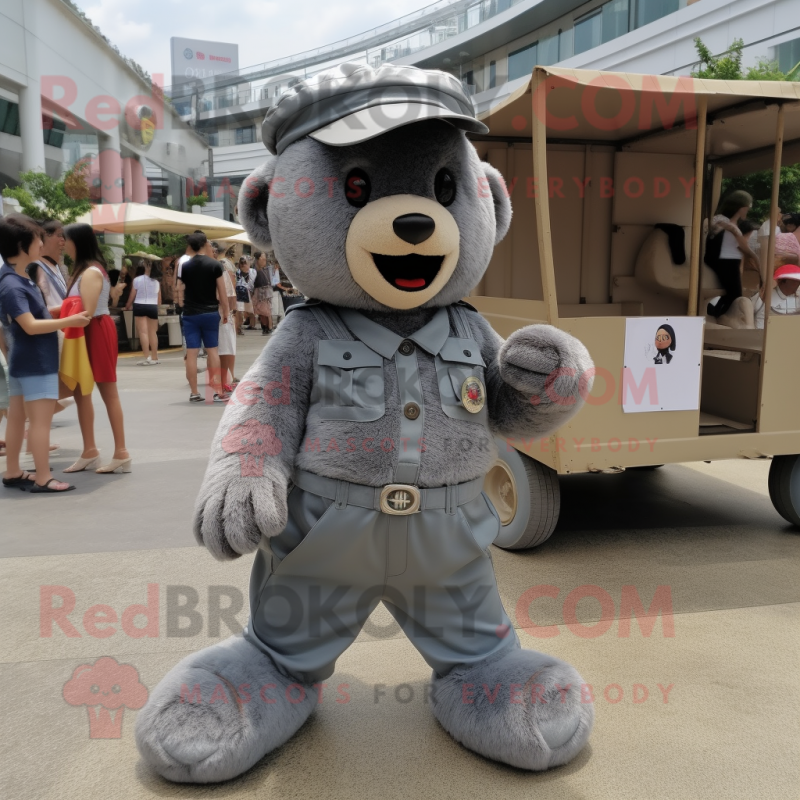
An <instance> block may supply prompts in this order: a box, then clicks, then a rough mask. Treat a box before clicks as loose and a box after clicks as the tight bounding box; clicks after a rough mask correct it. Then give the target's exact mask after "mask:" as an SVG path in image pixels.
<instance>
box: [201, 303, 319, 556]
mask: <svg viewBox="0 0 800 800" xmlns="http://www.w3.org/2000/svg"><path fill="white" fill-rule="evenodd" d="M308 316H309V315H304V314H302V313H300V312H294V313H292V314H289V315H288V316H287V317H286V319H285V320H284V321H283V322H282V323H281V325H280V327H279V328H278V330H277V331H276V333H275V334H274V335H273V336H272V338H271V339H270V342H269V344H268V345H267V346H266V347H265V348H264V350H263V351H262V353H261V355H260V356H259V357H258V358H257V359H256V361H255V363H254V364H253V366H252V367H250V369H249V370H248V371H247V374H246V375H245V376H244V378H243V379H242V382H241V383H240V384H239V386H238V387H237V389H236V393H235V395H234V397H233V399H232V400H231V402H230V403H229V404H228V406H227V408H226V409H225V413H224V414H223V415H222V420H221V422H220V425H219V428H218V429H217V433H216V435H215V437H214V441H213V443H212V445H211V456H210V458H209V461H208V467H207V468H206V474H205V477H204V478H203V486H202V489H201V490H200V494H199V495H198V497H197V502H196V504H195V521H194V533H195V537H196V538H197V541H198V542H199V543H200V544H204V545H205V546H206V547H207V548H208V549H209V551H210V552H211V553H212V554H213V555H214V556H215V557H216V558H218V559H230V558H236V557H238V556H240V555H244V554H245V553H252V552H253V551H254V550H255V549H256V548H257V547H258V543H259V541H260V540H261V536H262V535H263V536H276V535H277V534H279V533H280V532H281V531H282V530H283V528H284V526H285V524H286V515H287V509H286V492H287V488H288V485H289V478H290V477H291V474H292V471H293V470H294V467H295V457H296V455H297V452H298V450H299V448H300V442H301V437H302V435H303V429H304V425H305V418H306V412H307V411H308V403H309V397H310V394H311V380H312V367H311V365H312V364H313V363H314V358H315V355H316V349H315V348H316V344H317V337H316V336H315V335H314V334H318V333H319V332H318V331H317V330H313V329H312V331H308V330H307V328H306V325H307V324H308V322H309V319H308ZM284 368H288V370H289V375H290V384H289V385H290V387H291V389H290V392H291V393H290V396H289V401H290V402H289V403H287V404H270V403H269V402H267V400H266V398H265V394H264V392H265V389H266V387H267V386H268V385H269V384H271V383H272V384H275V383H281V381H282V379H283V370H284ZM278 394H279V393H278V392H277V391H274V392H273V395H272V396H273V399H274V398H275V397H277V396H278ZM250 420H256V421H257V422H258V423H259V424H261V425H269V426H271V428H272V429H273V430H274V432H275V436H276V438H277V439H278V441H279V442H280V453H279V454H277V455H267V456H264V458H263V462H262V469H263V474H262V475H259V476H246V475H243V474H242V472H243V466H242V456H241V454H239V453H236V452H228V451H227V450H226V449H224V448H223V440H224V439H225V437H226V436H227V435H228V434H229V433H230V432H231V431H232V430H233V429H235V428H236V426H238V425H244V424H246V423H247V422H248V421H250ZM229 449H230V448H228V450H229ZM245 457H246V456H245Z"/></svg>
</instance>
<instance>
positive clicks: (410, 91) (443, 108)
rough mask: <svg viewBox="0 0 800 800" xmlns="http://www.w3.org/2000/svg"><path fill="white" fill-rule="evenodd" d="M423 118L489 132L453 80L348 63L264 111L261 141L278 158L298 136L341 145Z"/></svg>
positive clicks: (440, 75)
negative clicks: (265, 112) (476, 116)
mask: <svg viewBox="0 0 800 800" xmlns="http://www.w3.org/2000/svg"><path fill="white" fill-rule="evenodd" d="M425 119H441V120H444V121H445V122H449V123H450V124H451V125H454V126H455V127H457V128H461V129H462V130H465V131H472V132H473V133H487V132H488V130H489V129H488V128H487V127H486V126H485V125H484V124H483V123H482V122H478V120H477V119H475V109H474V108H473V106H472V101H471V100H470V99H469V97H468V96H467V94H466V93H465V92H464V89H463V87H462V85H461V81H459V80H458V78H456V77H454V76H453V75H449V74H448V73H446V72H441V71H439V70H426V69H419V68H418V67H397V66H392V65H390V64H385V65H384V66H382V67H378V69H372V68H371V67H368V66H366V65H364V64H350V63H347V64H341V65H340V66H338V67H336V68H335V69H332V70H327V71H326V72H321V73H320V74H319V75H315V76H314V77H313V78H309V79H308V80H304V81H300V82H299V83H297V84H295V85H294V86H292V87H291V88H290V89H289V91H288V92H287V93H286V94H284V95H283V96H282V97H281V98H280V99H279V100H278V102H277V103H276V104H275V105H274V106H272V108H270V109H269V110H268V111H267V114H266V117H265V118H264V122H263V124H262V126H261V138H262V140H263V142H264V144H265V145H266V148H267V150H269V151H270V153H274V154H277V155H280V154H281V153H282V152H283V151H284V150H285V149H286V148H287V147H288V146H289V145H290V144H291V143H292V142H296V141H297V140H298V139H301V138H302V137H303V136H311V137H312V138H314V139H317V140H318V141H320V142H324V143H325V144H329V145H335V146H345V145H350V144H358V142H364V141H366V140H367V139H372V138H374V137H375V136H380V135H381V134H382V133H386V132H387V131H390V130H393V129H394V128H399V127H400V126H402V125H410V124H411V123H413V122H420V121H421V120H425Z"/></svg>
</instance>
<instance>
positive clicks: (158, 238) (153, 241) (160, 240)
mask: <svg viewBox="0 0 800 800" xmlns="http://www.w3.org/2000/svg"><path fill="white" fill-rule="evenodd" d="M124 246H125V253H126V254H130V253H137V252H142V253H150V254H151V255H154V256H161V258H165V257H166V256H182V255H183V254H184V253H185V252H186V236H185V235H184V234H182V233H157V232H153V233H151V234H150V243H149V244H142V243H141V242H140V241H139V240H138V239H136V238H134V237H133V236H130V235H128V234H125V245H124Z"/></svg>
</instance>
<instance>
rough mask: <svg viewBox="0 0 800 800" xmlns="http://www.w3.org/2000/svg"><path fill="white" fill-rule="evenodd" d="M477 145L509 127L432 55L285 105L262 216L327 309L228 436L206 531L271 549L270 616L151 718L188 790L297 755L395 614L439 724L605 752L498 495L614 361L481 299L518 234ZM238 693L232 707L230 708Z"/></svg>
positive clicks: (243, 389)
mask: <svg viewBox="0 0 800 800" xmlns="http://www.w3.org/2000/svg"><path fill="white" fill-rule="evenodd" d="M467 131H471V132H474V133H485V132H486V127H485V126H484V125H483V124H482V123H480V122H478V121H477V120H476V119H475V116H474V111H473V108H472V105H471V102H470V100H469V98H468V97H467V96H466V95H465V94H464V91H463V89H462V86H461V83H460V82H459V81H458V80H457V79H456V78H454V77H452V76H451V75H448V74H445V73H443V72H437V71H424V70H419V69H416V68H413V67H394V66H384V67H381V68H379V69H378V70H372V69H370V68H368V67H366V66H359V65H354V64H345V65H343V66H341V67H339V68H337V69H336V70H333V71H331V72H327V73H324V74H322V75H318V76H316V77H314V78H312V79H309V80H307V81H303V82H301V83H299V84H297V85H296V86H294V87H292V89H291V90H290V91H289V92H288V93H287V94H285V95H284V96H283V97H282V98H281V99H280V100H279V102H278V103H277V104H276V105H275V106H274V107H273V108H271V109H270V110H269V112H268V113H267V116H266V119H265V121H264V125H263V140H264V143H265V144H266V146H267V149H268V150H269V151H270V152H271V153H273V154H274V155H272V156H271V157H270V158H269V160H267V161H266V163H265V164H264V165H263V166H262V167H260V168H259V169H257V170H256V171H255V172H254V173H253V174H252V175H251V176H250V177H249V178H248V179H247V181H246V182H245V184H244V186H243V187H242V191H241V194H240V197H239V214H240V216H241V219H242V221H243V224H244V225H245V228H246V229H247V232H248V234H249V236H250V239H251V241H252V242H253V243H254V244H257V245H258V246H260V247H263V248H269V249H274V251H275V255H276V256H277V258H278V260H279V261H280V263H281V266H282V267H283V269H285V271H286V274H287V275H288V276H289V278H290V279H291V281H292V282H293V283H294V285H295V286H297V287H298V288H299V289H300V290H301V291H302V292H303V293H304V294H305V295H306V296H307V297H308V298H309V299H308V301H307V302H306V303H305V304H304V305H301V306H298V307H296V308H294V309H292V311H291V313H289V314H288V316H287V317H286V320H285V321H284V322H283V323H281V325H280V327H279V328H278V330H277V332H276V333H275V334H274V335H273V337H272V338H271V340H270V341H269V344H268V345H267V347H266V348H265V349H264V351H263V353H261V355H260V356H259V358H258V360H257V361H256V362H255V364H254V365H253V367H252V368H251V369H250V371H249V372H248V373H247V375H246V377H245V381H244V382H243V384H242V385H240V387H239V394H238V395H237V397H236V398H235V399H234V401H233V402H231V404H230V405H229V407H228V408H227V409H226V411H225V414H224V416H223V419H222V423H221V425H220V427H219V431H218V433H217V436H216V439H215V441H214V444H213V447H212V454H211V460H210V463H209V466H208V470H207V472H206V477H205V481H204V484H203V487H202V489H201V491H200V496H199V498H198V501H197V511H196V519H195V533H196V536H197V538H198V540H199V541H200V542H201V543H202V544H204V545H205V546H206V547H207V548H208V549H209V550H210V551H211V553H212V554H213V555H214V556H216V557H217V558H219V559H231V558H237V557H238V556H241V555H245V554H247V553H253V552H254V553H255V562H254V564H253V571H252V576H251V580H250V618H249V621H248V623H247V627H246V629H245V631H244V635H243V637H233V638H231V639H229V640H227V641H224V642H222V643H220V644H217V645H214V646H212V647H208V648H206V649H205V650H202V651H200V652H198V653H195V654H194V655H191V656H189V657H188V658H185V659H184V660H183V661H181V662H180V663H179V664H178V665H177V666H176V667H175V668H174V669H173V670H172V671H171V672H169V673H168V674H167V676H166V677H165V678H164V679H163V681H162V682H161V683H160V684H159V685H158V687H157V688H156V689H155V690H154V691H153V692H152V694H151V696H150V699H149V701H148V703H147V705H146V707H145V708H144V709H143V710H142V711H141V712H140V713H139V715H138V719H137V723H136V740H137V744H138V746H139V749H140V751H141V753H142V755H143V757H144V759H145V760H146V761H147V762H148V763H149V764H150V765H151V766H152V767H153V768H154V769H155V770H156V771H157V772H159V773H160V774H161V775H163V776H164V777H166V778H169V779H170V780H173V781H180V782H199V783H206V782H214V781H222V780H226V779H228V778H232V777H234V776H236V775H239V774H240V773H242V772H244V771H245V770H247V769H248V768H249V767H251V766H252V765H253V764H255V763H256V762H257V761H258V760H259V759H261V758H262V757H263V756H264V755H265V754H266V753H269V752H270V751H271V750H274V749H275V748H276V747H279V746H280V745H281V744H283V743H284V742H285V741H287V739H289V738H290V737H291V736H292V735H293V734H294V733H295V732H296V731H297V730H298V729H299V728H300V727H301V725H302V724H303V722H304V721H305V720H306V719H307V718H308V716H309V715H310V714H311V713H312V711H313V710H314V706H315V704H316V702H317V698H318V692H317V690H315V689H314V688H313V685H314V684H315V683H320V682H322V681H324V680H325V679H327V678H328V677H329V676H330V675H332V673H333V672H334V669H335V665H336V659H337V658H338V657H339V655H341V653H342V652H344V650H345V649H347V647H348V646H349V645H350V644H351V643H352V642H353V640H354V639H355V638H356V636H357V635H358V632H359V630H360V629H361V627H362V626H363V625H364V622H365V621H366V619H367V617H368V616H369V614H370V613H371V612H372V611H373V609H374V608H375V607H376V606H377V604H378V603H383V604H384V605H385V606H386V608H387V609H388V610H389V612H390V613H391V614H392V616H393V617H394V618H395V619H396V620H397V622H398V623H399V625H400V626H401V627H402V629H403V631H404V632H405V634H406V635H407V636H408V637H409V639H410V640H411V641H412V643H413V644H414V646H415V647H416V648H417V650H418V651H419V653H420V655H421V656H422V657H423V658H424V659H425V661H427V663H428V664H429V665H430V667H431V669H432V670H433V677H432V683H433V686H432V703H431V708H432V711H433V713H434V714H435V715H436V718H437V719H438V720H439V722H440V723H441V725H442V727H443V728H444V729H445V730H446V731H447V732H448V733H450V734H451V735H452V736H453V737H454V738H455V739H456V740H458V741H459V742H461V743H462V744H463V745H464V746H465V747H468V748H469V749H471V750H473V751H475V752H476V753H480V754H481V755H483V756H486V757H488V758H491V759H495V760H497V761H502V762H505V763H507V764H512V765H514V766H516V767H521V768H524V769H530V770H543V769H547V768H548V767H553V766H556V765H559V764H564V763H566V762H567V761H569V760H570V759H571V758H572V757H573V756H575V755H576V754H577V753H578V752H579V751H580V749H581V748H582V747H583V745H584V744H585V743H586V740H587V738H588V736H589V732H590V730H591V726H592V720H593V709H592V706H591V704H589V703H584V702H581V692H580V689H581V685H582V683H583V681H582V679H581V677H580V675H579V674H578V673H577V672H576V671H575V669H574V668H573V667H571V666H570V665H569V664H566V663H564V662H562V661H559V660H558V659H556V658H553V657H552V656H549V655H544V654H542V653H537V652H534V651H531V650H523V649H521V647H520V643H519V640H518V638H517V636H516V633H515V631H514V628H513V626H512V624H511V621H510V620H509V618H508V616H507V615H506V612H505V611H504V609H503V606H502V604H501V602H500V596H499V594H498V591H497V586H496V582H495V577H494V572H493V569H492V561H491V557H490V554H489V550H490V546H491V544H492V542H493V541H494V539H495V537H496V536H497V533H498V531H499V529H500V521H499V518H498V516H497V513H496V511H495V509H494V508H493V506H492V505H491V503H490V502H489V500H488V499H487V498H486V496H485V495H484V494H483V493H482V491H481V490H482V484H483V477H484V475H485V473H486V472H487V470H488V469H489V468H490V466H491V465H492V463H493V461H494V460H495V459H496V457H497V452H496V448H495V444H494V439H493V437H494V436H495V435H500V436H508V437H515V436H527V437H530V436H532V435H536V436H542V435H546V434H548V433H550V432H551V431H553V430H555V429H556V428H557V427H559V426H560V425H563V424H564V423H565V422H566V421H567V420H568V419H569V417H570V416H571V415H573V414H574V413H575V412H576V411H577V409H578V408H579V407H580V405H581V400H580V397H579V396H578V386H579V381H580V379H581V376H582V375H583V373H584V372H585V371H586V370H587V369H589V368H590V367H591V366H592V363H591V360H590V358H589V355H588V353H587V351H586V349H585V348H584V347H583V345H582V344H581V343H580V342H578V341H577V340H576V339H574V338H572V337H571V336H569V335H567V334H566V333H563V332H562V331H559V330H557V329H555V328H552V327H549V326H546V325H533V326H530V327H526V328H522V329H521V330H518V331H516V332H515V333H514V334H513V335H512V336H511V337H510V338H509V339H508V340H506V341H504V340H503V339H501V338H500V337H499V336H498V335H497V334H496V333H495V332H494V331H493V330H492V329H491V328H490V327H489V325H488V323H487V322H486V321H485V320H484V319H483V318H482V317H481V316H480V315H479V314H478V313H477V312H476V311H474V310H473V309H472V308H471V307H470V306H469V305H467V304H466V303H464V302H462V298H463V297H466V296H468V295H469V293H470V291H471V290H472V289H473V288H474V287H475V286H476V285H477V284H478V282H479V281H480V279H481V276H482V275H483V273H484V271H485V270H486V268H487V266H488V264H489V261H490V258H491V255H492V250H493V248H494V246H495V245H496V244H497V243H498V242H499V241H500V240H501V239H502V238H503V236H504V235H505V234H506V232H507V231H508V228H509V224H510V222H511V205H510V202H509V200H508V196H507V193H506V187H505V184H504V182H503V179H502V177H501V176H500V174H499V173H498V172H497V171H496V170H495V169H493V168H492V167H491V166H489V165H488V164H486V163H484V162H482V161H481V160H480V159H479V157H478V155H477V153H476V151H475V149H474V148H473V146H472V145H471V144H470V142H469V141H468V139H467V137H466V135H465V132H467ZM552 376H557V377H556V379H555V383H554V384H553V385H552V387H551V386H550V383H552V381H553V377H552ZM548 378H549V379H550V383H549V384H548V386H547V387H545V382H546V381H547V380H548ZM254 387H258V391H255V389H254ZM546 388H547V389H552V391H547V390H546ZM573 397H574V398H575V400H574V402H564V401H563V400H562V401H561V402H555V400H557V399H559V398H573ZM531 398H538V400H537V401H536V402H533V403H532V402H531ZM465 442H467V443H469V444H470V446H469V447H466V446H465V445H464V443H465ZM484 684H485V685H486V686H488V687H490V688H492V689H494V687H496V686H497V685H498V684H499V685H500V687H501V691H500V692H499V693H494V691H491V692H488V693H487V692H484V691H481V690H480V687H482V686H483V685H484ZM220 685H222V687H223V689H224V691H225V692H227V695H228V696H227V697H226V699H227V701H228V702H215V703H213V704H212V703H210V702H209V698H210V697H211V696H212V693H213V692H214V691H215V690H216V691H219V688H218V687H219V686H220ZM515 685H516V686H517V687H522V688H521V689H519V691H518V694H517V696H516V698H512V692H510V691H509V689H510V688H511V687H513V686H515ZM182 686H185V687H188V688H189V690H190V691H191V690H193V689H194V687H195V686H199V687H200V691H201V697H202V702H190V701H189V698H187V697H185V696H184V697H183V698H182V697H181V687H182ZM465 687H467V688H468V689H469V690H468V691H465ZM470 687H478V689H477V690H474V689H473V688H470ZM287 689H288V693H287ZM184 695H185V690H184ZM465 697H466V698H468V701H465ZM288 698H291V701H290V700H289V699H288ZM512 699H514V700H515V701H514V702H512ZM269 700H274V702H268V701H269Z"/></svg>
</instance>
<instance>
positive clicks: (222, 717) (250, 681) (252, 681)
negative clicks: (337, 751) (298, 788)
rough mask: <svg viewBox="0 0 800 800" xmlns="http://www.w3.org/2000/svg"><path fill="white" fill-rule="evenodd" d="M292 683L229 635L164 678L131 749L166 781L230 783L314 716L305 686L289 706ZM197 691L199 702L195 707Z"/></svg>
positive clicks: (312, 699) (145, 710)
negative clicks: (229, 780) (134, 746)
mask: <svg viewBox="0 0 800 800" xmlns="http://www.w3.org/2000/svg"><path fill="white" fill-rule="evenodd" d="M270 683H271V684H275V688H270V689H264V694H263V696H262V694H261V692H262V688H263V687H265V685H266V684H270ZM292 684H296V681H295V679H294V678H290V677H287V676H286V675H284V674H282V673H281V672H280V671H279V670H278V669H277V668H276V667H275V665H274V664H273V662H272V660H271V659H270V658H269V656H267V655H265V654H264V653H262V652H261V651H260V650H258V649H257V648H256V647H254V646H253V645H252V644H250V642H248V641H247V640H246V639H242V638H241V637H232V638H230V639H227V640H226V641H224V642H220V643H219V644H215V645H212V646H211V647H207V648H206V649H205V650H201V651H200V652H198V653H193V654H192V655H190V656H187V657H186V658H184V659H183V661H181V662H180V663H179V664H178V665H177V666H175V667H174V668H173V669H172V670H170V671H169V672H168V673H167V675H166V676H165V677H164V678H163V679H162V680H161V682H160V683H159V684H158V686H157V687H156V688H155V689H154V690H153V692H152V693H151V695H150V698H149V700H148V701H147V705H146V706H145V707H144V708H143V709H142V710H141V711H140V712H139V713H138V715H137V717H136V745H137V747H138V748H139V752H140V753H141V754H142V757H143V758H144V759H145V760H146V761H147V763H148V764H150V766H151V767H153V769H155V770H156V771H157V772H158V773H159V775H162V776H163V777H165V778H167V779H169V780H171V781H175V782H177V783H216V782H219V781H224V780H228V779H230V778H235V777H236V776H237V775H241V773H242V772H244V771H245V770H248V769H250V767H252V766H253V764H255V763H256V762H257V761H258V760H259V759H261V758H262V757H263V756H264V755H266V754H267V753H268V752H270V751H271V750H274V749H275V748H276V747H280V746H281V745H282V744H283V743H284V742H285V741H287V740H288V739H289V738H290V737H291V736H292V735H293V734H294V733H295V732H296V731H297V729H298V728H299V727H300V726H301V725H302V724H303V723H304V722H305V721H306V719H308V717H309V715H310V714H311V712H312V711H313V710H314V707H315V705H316V699H317V693H316V690H315V689H313V688H312V687H310V686H302V692H301V690H300V689H299V688H298V687H297V685H295V686H293V687H292V688H291V689H290V690H289V694H290V695H291V697H292V698H293V700H299V701H300V702H296V703H295V702H289V700H287V690H288V689H289V687H290V686H292ZM195 685H197V686H199V687H200V692H201V695H200V697H201V702H200V703H195V702H193V699H194V698H196V695H195V696H194V698H193V697H192V694H191V693H192V691H193V690H194V687H195ZM184 686H185V687H186V688H185V689H184V699H183V701H181V689H182V687H184ZM187 690H188V694H187ZM248 695H249V696H250V699H249V700H248ZM190 700H192V702H190ZM212 700H213V702H212ZM267 700H275V702H274V703H268V702H266V701H267Z"/></svg>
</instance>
